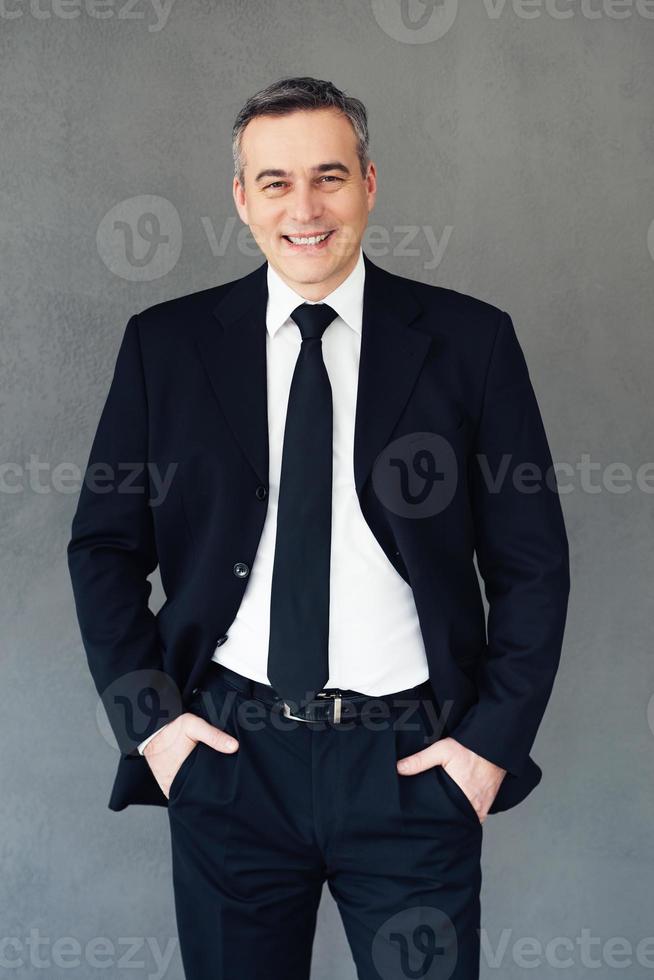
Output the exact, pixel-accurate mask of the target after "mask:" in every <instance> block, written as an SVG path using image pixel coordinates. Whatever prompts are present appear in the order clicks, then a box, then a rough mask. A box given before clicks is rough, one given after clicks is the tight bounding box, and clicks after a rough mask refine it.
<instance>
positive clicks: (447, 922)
mask: <svg viewBox="0 0 654 980" xmlns="http://www.w3.org/2000/svg"><path fill="white" fill-rule="evenodd" d="M252 691H253V685H252V682H251V681H250V680H248V679H247V678H245V677H243V676H242V675H240V674H236V673H234V672H233V671H227V670H225V669H224V668H222V667H221V666H220V665H218V664H216V663H215V662H213V661H212V662H211V664H210V666H209V668H208V671H207V677H206V680H205V681H204V682H203V685H202V690H201V691H200V692H199V693H198V694H197V695H196V697H195V700H194V702H193V703H192V704H191V706H190V707H189V710H192V711H193V712H194V713H196V714H200V715H202V716H203V717H205V718H206V719H207V720H208V721H210V722H211V723H212V724H214V725H217V726H218V727H219V728H222V729H225V730H227V731H228V732H230V734H232V735H234V736H235V737H236V738H237V739H238V740H239V742H240V747H239V749H238V750H237V751H236V752H235V753H234V754H231V755H228V754H225V753H221V752H217V751H216V750H215V749H212V748H210V747H209V746H208V745H206V744H205V743H203V742H199V743H197V745H196V746H195V747H194V748H193V750H192V751H191V753H190V755H189V756H188V757H187V758H186V759H185V760H184V762H183V763H182V765H181V767H180V769H179V770H178V772H177V773H176V775H175V778H174V780H173V783H172V786H171V787H170V798H169V805H168V815H169V825H170V833H171V845H172V861H173V887H174V895H175V910H176V918H177V927H178V933H179V941H180V950H181V955H182V962H183V965H184V969H185V972H186V980H309V977H310V967H311V954H312V946H313V938H314V932H315V924H316V913H317V909H318V904H319V901H320V897H321V892H322V887H323V882H324V881H327V885H328V887H329V890H330V892H331V894H332V896H333V897H334V899H335V901H336V903H337V905H338V909H339V912H340V915H341V917H342V921H343V925H344V928H345V932H346V935H347V939H348V942H349V945H350V948H351V951H352V955H353V957H354V962H355V965H356V969H357V975H358V977H359V980H379V978H382V980H404V978H408V977H420V978H425V980H432V978H434V980H436V978H438V980H450V978H452V980H477V978H478V976H479V952H480V944H479V927H480V905H479V892H480V887H481V869H480V852H481V841H482V825H481V824H480V823H479V820H478V818H477V815H476V813H475V811H474V809H473V807H472V805H471V804H470V802H469V801H468V799H467V797H466V796H465V794H464V793H463V791H462V790H461V788H460V787H459V786H458V785H457V784H456V782H455V781H454V780H453V779H452V777H451V776H449V775H448V774H447V773H446V772H445V770H444V769H442V767H440V766H436V767H433V768H431V769H429V770H427V771H425V772H422V773H419V774H418V775H415V776H401V775H400V774H399V773H398V772H397V770H396V765H395V764H396V760H397V759H399V758H401V757H402V756H405V755H410V754H411V753H413V752H416V751H418V750H419V749H422V748H425V747H426V745H427V744H429V743H430V742H433V741H435V739H436V737H437V736H436V735H435V734H434V715H433V711H435V710H436V709H435V708H434V707H433V701H432V697H431V689H430V687H429V684H428V682H425V684H424V685H420V686H419V687H416V688H413V689H411V690H410V691H408V692H402V694H401V695H392V696H391V695H386V696H385V697H384V698H374V699H372V702H374V705H375V708H374V711H373V710H371V711H370V713H369V715H368V716H366V718H365V719H364V718H359V719H357V720H351V721H347V722H344V723H341V725H337V724H333V723H329V722H310V723H305V722H301V721H296V720H293V719H289V718H285V717H284V716H283V714H281V712H279V710H278V709H277V708H275V707H274V706H273V705H272V704H270V703H268V704H267V703H264V702H263V701H261V700H259V699H257V698H256V697H253V696H252ZM430 705H431V706H432V707H431V709H430ZM337 975H338V974H337V973H334V976H337Z"/></svg>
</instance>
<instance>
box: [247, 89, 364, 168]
mask: <svg viewBox="0 0 654 980" xmlns="http://www.w3.org/2000/svg"><path fill="white" fill-rule="evenodd" d="M300 109H337V110H338V111H339V112H342V113H343V114H344V115H345V116H346V117H347V118H348V119H349V120H350V123H351V124H352V128H353V129H354V133H355V135H356V138H357V156H358V158H359V166H360V167H361V176H362V177H365V176H366V173H367V171H368V164H369V163H370V158H369V156H368V146H369V137H368V114H367V112H366V107H365V106H364V104H363V102H361V101H360V100H359V99H355V98H353V97H352V96H348V95H345V93H344V92H341V90H340V89H338V88H336V86H335V85H334V84H332V82H326V81H323V80H322V79H320V78H310V77H308V76H301V77H298V78H280V79H279V80H278V81H276V82H273V83H272V84H271V85H268V87H267V88H264V89H262V90H261V91H260V92H257V93H256V94H255V95H252V96H250V98H249V99H248V100H247V102H246V103H245V105H244V106H243V108H242V109H241V111H240V112H239V114H238V116H237V117H236V119H235V121H234V125H233V127H232V155H233V158H234V176H235V177H238V180H239V183H241V184H243V172H244V169H245V163H244V160H243V149H242V137H243V130H244V129H245V127H246V126H247V124H248V123H249V122H250V120H252V119H254V118H255V117H256V116H284V115H288V113H291V112H296V111H297V110H300Z"/></svg>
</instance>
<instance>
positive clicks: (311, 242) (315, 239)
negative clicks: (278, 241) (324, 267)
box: [282, 228, 334, 248]
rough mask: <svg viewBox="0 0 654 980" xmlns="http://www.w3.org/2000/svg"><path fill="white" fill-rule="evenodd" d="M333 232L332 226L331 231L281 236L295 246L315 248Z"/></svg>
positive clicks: (322, 243)
mask: <svg viewBox="0 0 654 980" xmlns="http://www.w3.org/2000/svg"><path fill="white" fill-rule="evenodd" d="M333 234H334V229H333V228H332V229H331V231H323V232H320V233H319V234H317V235H282V238H283V239H285V241H287V242H288V243H289V245H292V246H294V247H295V248H317V247H319V246H320V245H324V243H325V242H327V241H328V240H329V239H330V238H331V236H332V235H333Z"/></svg>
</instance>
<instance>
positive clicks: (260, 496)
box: [254, 484, 268, 500]
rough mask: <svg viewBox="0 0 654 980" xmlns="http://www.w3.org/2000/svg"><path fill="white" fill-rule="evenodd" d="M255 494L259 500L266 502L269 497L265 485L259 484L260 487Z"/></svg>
mask: <svg viewBox="0 0 654 980" xmlns="http://www.w3.org/2000/svg"><path fill="white" fill-rule="evenodd" d="M254 492H255V495H256V498H257V500H265V499H266V497H267V496H268V491H267V490H266V488H265V487H264V485H263V484H259V486H258V487H257V489H256V490H255V491H254Z"/></svg>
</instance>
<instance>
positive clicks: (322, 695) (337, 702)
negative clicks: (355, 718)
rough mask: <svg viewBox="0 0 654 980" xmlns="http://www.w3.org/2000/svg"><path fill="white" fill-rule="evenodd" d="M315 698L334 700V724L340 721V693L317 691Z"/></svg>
mask: <svg viewBox="0 0 654 980" xmlns="http://www.w3.org/2000/svg"><path fill="white" fill-rule="evenodd" d="M316 697H317V698H333V699H334V723H335V724H338V723H339V721H340V720H341V692H340V691H336V693H335V694H331V693H327V692H323V691H319V692H318V694H316Z"/></svg>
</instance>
